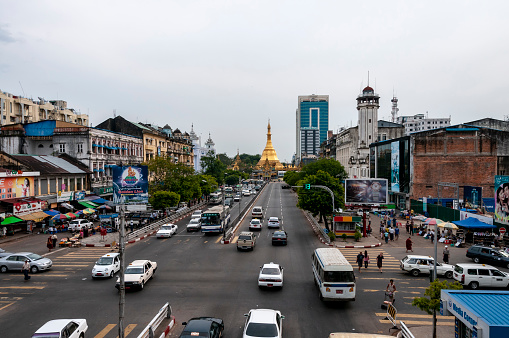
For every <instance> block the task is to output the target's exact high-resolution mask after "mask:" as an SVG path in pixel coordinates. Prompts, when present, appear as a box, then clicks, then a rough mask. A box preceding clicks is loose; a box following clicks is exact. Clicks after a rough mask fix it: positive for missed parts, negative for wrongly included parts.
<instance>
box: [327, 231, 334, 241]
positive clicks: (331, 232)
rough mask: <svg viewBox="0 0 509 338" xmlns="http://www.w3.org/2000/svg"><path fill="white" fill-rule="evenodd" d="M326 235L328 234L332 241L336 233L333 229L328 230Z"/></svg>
mask: <svg viewBox="0 0 509 338" xmlns="http://www.w3.org/2000/svg"><path fill="white" fill-rule="evenodd" d="M327 235H328V236H329V238H330V241H331V242H333V241H334V240H335V239H336V234H335V233H334V231H329V232H328V233H327Z"/></svg>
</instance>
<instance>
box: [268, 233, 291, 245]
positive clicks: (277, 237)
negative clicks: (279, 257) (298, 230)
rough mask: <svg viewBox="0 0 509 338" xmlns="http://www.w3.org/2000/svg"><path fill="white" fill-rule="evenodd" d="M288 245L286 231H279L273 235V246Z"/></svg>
mask: <svg viewBox="0 0 509 338" xmlns="http://www.w3.org/2000/svg"><path fill="white" fill-rule="evenodd" d="M286 244H288V234H287V233H286V231H283V230H278V231H274V233H273V234H272V245H286Z"/></svg>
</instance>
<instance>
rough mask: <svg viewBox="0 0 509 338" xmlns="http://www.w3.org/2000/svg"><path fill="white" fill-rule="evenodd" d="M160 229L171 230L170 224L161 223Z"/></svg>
mask: <svg viewBox="0 0 509 338" xmlns="http://www.w3.org/2000/svg"><path fill="white" fill-rule="evenodd" d="M161 230H171V225H163V226H162V227H161Z"/></svg>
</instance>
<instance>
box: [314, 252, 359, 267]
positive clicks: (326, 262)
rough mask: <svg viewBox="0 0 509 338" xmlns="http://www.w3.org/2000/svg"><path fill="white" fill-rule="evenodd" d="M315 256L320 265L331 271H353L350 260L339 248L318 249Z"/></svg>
mask: <svg viewBox="0 0 509 338" xmlns="http://www.w3.org/2000/svg"><path fill="white" fill-rule="evenodd" d="M315 255H316V256H317V258H318V260H319V262H320V264H321V265H322V266H323V267H324V268H325V269H327V270H329V271H353V268H352V266H351V265H350V263H349V262H348V260H347V259H346V258H345V257H344V256H343V254H342V253H341V251H339V249H337V248H318V249H316V250H315Z"/></svg>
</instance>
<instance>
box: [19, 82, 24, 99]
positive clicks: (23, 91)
mask: <svg viewBox="0 0 509 338" xmlns="http://www.w3.org/2000/svg"><path fill="white" fill-rule="evenodd" d="M18 82H19V86H20V87H21V91H22V92H23V96H24V97H26V94H25V91H24V90H23V86H22V85H21V81H18Z"/></svg>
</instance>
